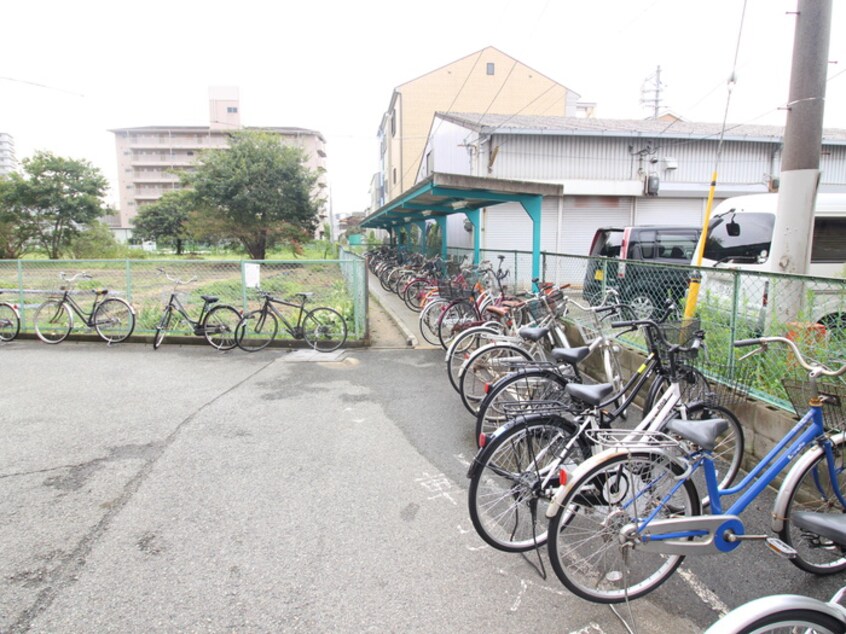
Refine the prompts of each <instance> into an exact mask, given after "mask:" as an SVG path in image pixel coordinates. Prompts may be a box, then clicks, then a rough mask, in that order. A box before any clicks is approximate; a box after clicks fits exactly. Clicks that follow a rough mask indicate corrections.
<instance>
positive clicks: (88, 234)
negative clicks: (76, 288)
mask: <svg viewBox="0 0 846 634" xmlns="http://www.w3.org/2000/svg"><path fill="white" fill-rule="evenodd" d="M67 253H68V255H70V256H71V257H72V258H76V259H79V260H85V259H94V258H102V259H115V258H121V257H126V255H127V248H126V247H125V246H124V245H122V244H120V243H119V242H118V241H117V240H115V236H114V234H113V233H112V230H111V229H109V227H108V226H107V225H105V224H103V223H102V222H99V221H96V220H95V221H94V222H92V223H91V224H90V225H88V226H87V227H86V228H85V229H83V230H82V231H80V232H79V233H78V234H76V235H75V236H74V237H73V239H72V240H71V241H70V244H68V247H67Z"/></svg>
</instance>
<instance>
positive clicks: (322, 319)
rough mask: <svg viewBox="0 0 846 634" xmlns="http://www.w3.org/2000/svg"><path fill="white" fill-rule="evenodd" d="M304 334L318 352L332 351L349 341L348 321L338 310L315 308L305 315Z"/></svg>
mask: <svg viewBox="0 0 846 634" xmlns="http://www.w3.org/2000/svg"><path fill="white" fill-rule="evenodd" d="M303 336H304V337H305V340H306V342H307V343H308V345H310V346H311V347H312V348H314V349H315V350H317V351H318V352H332V351H333V350H337V349H338V348H340V347H341V346H343V345H344V344H345V343H346V341H347V322H345V321H344V318H343V316H342V315H341V313H339V312H338V311H337V310H334V309H332V308H315V309H314V310H312V311H311V312H309V313H308V314H307V315H306V316H305V317H303Z"/></svg>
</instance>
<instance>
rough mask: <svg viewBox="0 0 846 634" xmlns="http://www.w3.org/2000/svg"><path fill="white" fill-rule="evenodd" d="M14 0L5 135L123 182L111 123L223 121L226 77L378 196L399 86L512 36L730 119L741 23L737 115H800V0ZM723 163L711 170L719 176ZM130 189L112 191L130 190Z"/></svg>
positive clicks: (585, 77) (614, 113)
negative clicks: (796, 91)
mask: <svg viewBox="0 0 846 634" xmlns="http://www.w3.org/2000/svg"><path fill="white" fill-rule="evenodd" d="M843 4H844V3H843V2H842V0H841V1H838V0H834V16H833V21H832V32H831V52H830V56H829V58H830V60H831V61H832V62H837V63H831V64H830V66H829V83H828V87H827V100H826V107H825V126H826V127H833V128H846V8H845V7H844V6H843ZM743 6H744V2H743V0H709V1H708V2H703V1H700V2H693V1H692V0H590V1H589V2H584V0H579V1H576V0H426V1H425V2H414V3H407V2H404V1H403V0H359V1H358V2H352V1H344V0H324V1H323V2H312V1H309V0H302V1H300V2H290V1H289V2H285V1H281V2H275V3H273V2H267V0H263V1H261V2H259V1H255V0H240V1H239V2H219V1H217V0H202V1H199V0H169V1H167V2H164V1H161V0H145V1H144V2H133V3H128V2H123V1H121V0H110V1H86V0H82V1H80V2H67V1H66V0H61V1H54V0H49V1H45V0H8V1H7V2H4V4H3V10H2V26H3V35H2V38H0V97H1V98H0V132H7V133H10V134H12V135H13V136H14V138H15V144H16V148H17V155H18V159H19V160H20V159H23V158H26V157H28V156H31V155H32V154H33V152H35V151H36V150H40V149H43V150H49V151H51V152H53V153H56V154H59V155H62V156H68V157H72V158H81V159H87V160H89V161H91V162H92V163H93V164H94V165H96V166H97V167H99V168H100V169H101V170H102V171H103V173H104V174H105V175H106V176H107V177H108V178H109V179H110V181H111V182H112V183H114V182H115V179H116V172H117V167H116V157H115V150H114V137H113V135H112V134H110V133H109V132H108V130H109V129H112V128H119V127H132V126H144V125H199V126H203V125H208V88H209V86H237V87H238V88H239V89H240V96H241V113H242V114H241V121H242V123H243V124H244V125H248V126H295V127H303V128H310V129H315V130H319V131H320V132H322V133H323V134H324V136H325V137H326V139H327V143H328V146H327V153H328V156H329V159H328V160H329V178H330V187H331V193H332V200H333V208H334V211H335V213H346V212H350V211H361V210H363V209H365V208H366V206H367V205H368V203H369V198H368V186H369V184H370V178H371V176H372V174H373V173H374V172H375V171H376V170H377V167H378V162H377V161H378V155H377V149H378V148H377V143H376V132H377V130H378V126H379V122H380V119H381V116H382V114H383V112H384V111H385V109H386V108H387V106H388V102H389V100H390V98H391V93H392V90H393V89H394V87H396V86H398V85H399V84H402V83H404V82H406V81H409V80H411V79H414V78H415V77H418V76H419V75H422V74H424V73H427V72H429V71H430V70H434V69H435V68H438V67H440V66H443V65H445V64H448V63H450V62H452V61H454V60H456V59H459V58H461V57H464V56H466V55H469V54H471V53H474V52H476V51H478V50H480V49H482V48H484V47H486V46H495V47H497V48H499V49H500V50H502V51H503V52H504V53H506V54H508V55H511V56H512V57H514V58H516V59H518V60H519V61H520V62H522V63H524V64H526V65H528V66H530V67H532V68H534V69H535V70H537V71H539V72H541V73H543V74H545V75H547V76H548V77H550V78H552V79H553V80H555V81H557V82H559V83H561V84H564V85H565V86H567V87H568V88H570V89H571V90H573V91H575V92H576V93H578V94H580V95H581V98H582V100H584V101H591V102H595V103H596V104H597V106H598V109H597V113H596V114H597V116H599V117H603V118H634V119H640V118H644V117H645V116H647V115H648V114H649V113H648V111H647V110H646V109H645V108H644V107H643V106H642V105H641V103H640V99H641V86H642V84H643V83H644V81H645V80H646V79H647V78H648V77H649V76H650V75H652V74H653V73H654V72H655V69H656V67H658V66H660V67H661V72H662V79H663V82H664V83H665V90H664V95H663V96H664V105H665V106H666V107H667V108H669V109H670V110H672V111H673V112H675V113H677V114H679V115H680V116H682V117H684V118H685V119H687V120H690V121H698V122H721V121H722V118H723V112H724V110H725V107H726V97H727V89H726V79H727V78H728V76H729V75H730V73H731V70H732V66H733V63H734V58H735V51H736V49H737V45H738V36H739V35H740V49H739V58H738V65H737V84H736V87H735V89H734V91H733V94H732V97H731V102H730V107H729V116H728V119H729V122H730V123H758V124H772V125H784V122H785V112H784V110H782V109H780V107H782V106H783V105H784V104H785V102H786V101H787V95H788V84H789V78H790V60H791V55H792V47H793V33H794V20H795V18H794V16H793V15H791V14H790V12H792V11H795V9H796V0H748V1H747V8H746V15H745V20H744V21H743V28H742V30H741V17H742V15H743ZM708 176H710V175H706V176H704V177H703V180H705V179H706V178H708ZM116 200H117V195H116V193H115V192H112V193H111V194H110V196H109V202H111V203H115V202H116Z"/></svg>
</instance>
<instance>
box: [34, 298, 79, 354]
mask: <svg viewBox="0 0 846 634" xmlns="http://www.w3.org/2000/svg"><path fill="white" fill-rule="evenodd" d="M33 323H34V324H35V334H36V336H37V337H38V338H39V339H41V341H43V342H44V343H50V344H56V343H61V342H63V341H64V340H65V339H67V338H68V335H69V334H70V332H71V329H72V328H73V315H71V312H70V309H69V308H68V306H67V304H65V302H63V301H61V300H58V299H48V300H47V301H46V302H44V303H42V304H41V305H40V306H39V307H38V308H37V309H36V310H35V316H34V317H33Z"/></svg>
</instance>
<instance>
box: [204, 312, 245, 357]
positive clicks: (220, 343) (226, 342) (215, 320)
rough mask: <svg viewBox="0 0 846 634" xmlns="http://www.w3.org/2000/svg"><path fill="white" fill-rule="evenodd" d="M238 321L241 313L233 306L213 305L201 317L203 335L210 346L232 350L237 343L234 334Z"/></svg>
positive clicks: (239, 321)
mask: <svg viewBox="0 0 846 634" xmlns="http://www.w3.org/2000/svg"><path fill="white" fill-rule="evenodd" d="M240 323H241V313H239V312H238V311H237V310H236V309H235V308H234V307H232V306H229V305H228V304H221V305H220V306H215V307H214V308H212V309H211V310H210V311H209V312H207V313H206V316H205V318H204V319H203V337H205V339H206V342H208V344H209V345H210V346H211V347H212V348H216V349H218V350H221V351H225V350H232V348H234V347H235V346H237V345H238V343H237V341H236V340H235V335H236V333H237V331H238V324H240Z"/></svg>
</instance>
